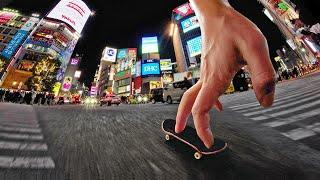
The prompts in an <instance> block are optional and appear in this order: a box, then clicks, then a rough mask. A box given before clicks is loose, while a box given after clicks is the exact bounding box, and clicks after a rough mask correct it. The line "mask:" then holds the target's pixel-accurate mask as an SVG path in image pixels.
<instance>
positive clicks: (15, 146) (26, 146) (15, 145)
mask: <svg viewBox="0 0 320 180" xmlns="http://www.w3.org/2000/svg"><path fill="white" fill-rule="evenodd" d="M0 149H6V150H20V151H47V150H48V146H47V145H46V144H44V143H19V142H9V141H0Z"/></svg>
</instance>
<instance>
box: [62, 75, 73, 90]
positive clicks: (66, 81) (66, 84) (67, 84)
mask: <svg viewBox="0 0 320 180" xmlns="http://www.w3.org/2000/svg"><path fill="white" fill-rule="evenodd" d="M71 86H72V77H70V76H67V77H65V78H64V81H63V84H62V90H64V91H69V90H70V89H71Z"/></svg>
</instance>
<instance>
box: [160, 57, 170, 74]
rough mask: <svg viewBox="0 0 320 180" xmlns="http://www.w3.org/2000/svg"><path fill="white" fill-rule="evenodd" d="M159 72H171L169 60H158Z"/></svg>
mask: <svg viewBox="0 0 320 180" xmlns="http://www.w3.org/2000/svg"><path fill="white" fill-rule="evenodd" d="M160 69H161V71H172V63H171V59H161V60H160Z"/></svg>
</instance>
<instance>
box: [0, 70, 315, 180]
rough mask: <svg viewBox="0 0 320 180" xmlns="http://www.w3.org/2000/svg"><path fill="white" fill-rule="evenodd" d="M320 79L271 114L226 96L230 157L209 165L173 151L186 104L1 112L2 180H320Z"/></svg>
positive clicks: (287, 96)
mask: <svg viewBox="0 0 320 180" xmlns="http://www.w3.org/2000/svg"><path fill="white" fill-rule="evenodd" d="M319 78H320V75H318V74H316V75H312V76H309V77H306V78H301V79H298V80H294V81H287V82H283V83H280V84H279V85H278V86H277V95H276V101H275V105H274V106H273V107H271V108H268V109H263V108H261V107H259V105H258V104H257V102H256V100H255V97H254V93H253V92H252V91H249V92H244V93H236V94H232V95H227V96H223V97H222V98H221V100H222V102H223V104H224V108H225V109H224V111H223V112H222V113H217V112H216V111H212V128H213V131H214V134H215V135H216V136H217V137H219V138H221V139H223V140H225V141H226V142H228V143H229V149H228V150H227V151H226V152H224V153H222V154H220V155H218V156H216V157H212V158H205V159H203V160H195V159H193V152H191V151H189V150H188V149H186V148H185V147H184V146H183V145H181V144H174V143H167V142H165V139H164V134H163V132H162V131H161V122H162V120H164V119H167V118H175V115H176V111H177V108H178V105H177V104H173V105H168V104H155V105H153V104H146V105H131V106H129V105H120V106H119V107H117V106H112V107H86V106H71V105H66V106H52V107H48V106H44V107H41V106H33V107H32V106H27V105H16V104H8V103H6V104H0V179H1V180H38V179H39V180H42V179H43V180H51V179H52V180H105V179H106V180H107V179H192V180H194V179H224V180H228V179H245V180H248V179H254V180H259V179H273V180H275V179H290V180H295V179H303V180H308V179H310V180H319V179H320V120H319V118H320V115H319V114H320V98H319V97H320V89H319V87H320V79H319ZM189 123H190V124H192V121H189Z"/></svg>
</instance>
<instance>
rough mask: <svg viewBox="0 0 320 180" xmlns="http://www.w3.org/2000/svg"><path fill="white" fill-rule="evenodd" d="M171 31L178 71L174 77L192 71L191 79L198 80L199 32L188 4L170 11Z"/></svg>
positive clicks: (197, 24)
mask: <svg viewBox="0 0 320 180" xmlns="http://www.w3.org/2000/svg"><path fill="white" fill-rule="evenodd" d="M171 31H172V32H171V36H172V41H173V47H174V51H175V56H176V63H177V71H178V74H177V75H176V77H177V78H178V76H180V75H181V73H184V72H187V71H192V72H193V74H194V75H193V78H199V75H200V73H199V68H200V61H201V30H200V24H199V22H198V19H197V17H196V15H195V13H194V11H193V10H192V8H191V6H190V4H189V3H186V4H183V5H181V6H179V7H177V8H175V9H174V10H173V11H172V30H171ZM179 73H180V74H179ZM175 81H176V79H175Z"/></svg>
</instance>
